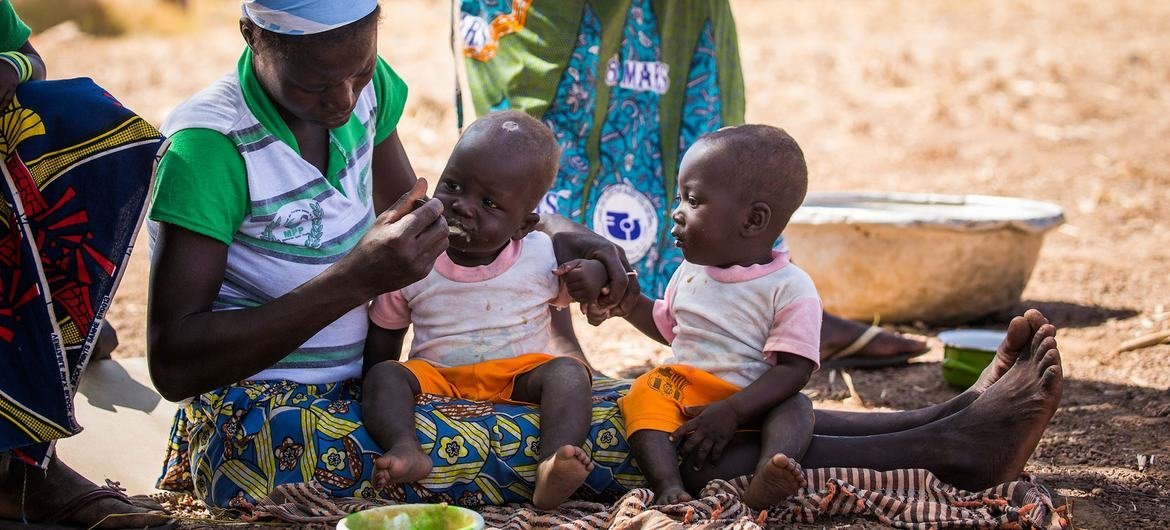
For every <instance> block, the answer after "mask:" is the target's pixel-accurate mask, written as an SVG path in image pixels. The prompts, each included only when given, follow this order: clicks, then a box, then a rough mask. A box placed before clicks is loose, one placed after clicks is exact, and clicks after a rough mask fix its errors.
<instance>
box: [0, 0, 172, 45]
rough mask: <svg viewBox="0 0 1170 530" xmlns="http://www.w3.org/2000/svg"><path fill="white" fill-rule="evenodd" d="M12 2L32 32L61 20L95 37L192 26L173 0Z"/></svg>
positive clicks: (44, 0)
mask: <svg viewBox="0 0 1170 530" xmlns="http://www.w3.org/2000/svg"><path fill="white" fill-rule="evenodd" d="M12 5H13V6H14V7H15V8H16V11H17V13H19V14H20V17H21V19H23V20H24V21H25V23H27V24H28V25H29V27H31V28H32V29H33V31H44V30H46V29H49V28H51V27H53V26H56V25H57V24H61V23H64V22H73V23H74V24H76V25H77V28H78V29H80V30H81V31H82V32H84V33H86V34H89V35H95V36H99V37H117V36H120V35H125V34H127V33H153V34H163V35H166V34H175V33H182V32H185V31H190V30H191V29H192V28H193V27H194V25H193V24H192V21H191V17H190V16H189V15H188V13H186V12H185V11H184V9H183V8H182V7H180V5H179V2H177V1H176V0H12Z"/></svg>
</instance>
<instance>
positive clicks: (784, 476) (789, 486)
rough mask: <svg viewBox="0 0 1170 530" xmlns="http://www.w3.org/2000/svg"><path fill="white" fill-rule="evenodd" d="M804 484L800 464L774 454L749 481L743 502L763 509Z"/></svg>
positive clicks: (756, 508)
mask: <svg viewBox="0 0 1170 530" xmlns="http://www.w3.org/2000/svg"><path fill="white" fill-rule="evenodd" d="M804 485H805V480H804V473H803V472H802V471H801V470H800V464H797V463H796V461H794V460H792V459H790V458H788V457H787V456H785V455H782V454H777V455H772V458H770V459H769V460H768V461H767V462H764V465H762V466H760V468H759V469H757V470H756V474H755V475H754V476H753V477H752V480H751V482H748V487H747V491H745V492H744V494H743V502H744V504H747V505H748V507H750V508H752V509H755V510H763V509H766V508H768V507H769V506H773V505H775V504H777V503H780V502H782V501H783V500H784V499H787V498H788V497H789V496H791V495H795V494H796V492H797V491H800V488H802V487H804Z"/></svg>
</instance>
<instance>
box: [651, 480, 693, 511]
mask: <svg viewBox="0 0 1170 530" xmlns="http://www.w3.org/2000/svg"><path fill="white" fill-rule="evenodd" d="M693 500H695V499H694V497H691V494H690V493H687V490H685V489H683V486H682V484H681V483H679V484H676V485H674V486H667V487H665V488H662V490H661V491H659V490H654V504H655V505H657V506H665V505H667V504H679V503H683V502H691V501H693Z"/></svg>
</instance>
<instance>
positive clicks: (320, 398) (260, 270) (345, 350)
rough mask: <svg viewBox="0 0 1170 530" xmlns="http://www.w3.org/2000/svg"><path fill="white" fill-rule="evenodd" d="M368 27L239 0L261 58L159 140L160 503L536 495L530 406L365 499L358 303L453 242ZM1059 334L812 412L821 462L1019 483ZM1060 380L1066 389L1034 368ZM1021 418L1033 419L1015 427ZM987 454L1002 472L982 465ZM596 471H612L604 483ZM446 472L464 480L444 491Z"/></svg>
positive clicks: (564, 234)
mask: <svg viewBox="0 0 1170 530" xmlns="http://www.w3.org/2000/svg"><path fill="white" fill-rule="evenodd" d="M377 17H378V7H377V4H376V2H375V1H374V0H358V1H345V2H341V1H328V0H317V1H315V2H314V1H310V2H305V1H303V0H301V1H298V2H293V1H291V0H290V1H280V0H247V1H245V2H244V17H243V18H242V19H241V22H240V29H241V32H242V34H243V36H244V39H245V41H246V42H247V45H248V49H247V50H245V51H244V53H243V55H242V57H241V60H240V63H239V65H238V69H237V72H236V73H234V74H232V75H229V76H227V77H225V78H224V79H222V80H220V81H219V82H217V83H216V84H215V85H213V86H212V87H211V88H209V89H207V90H206V91H204V92H203V93H201V94H199V95H196V96H195V97H194V98H192V99H191V100H190V101H188V102H187V103H186V104H184V105H183V106H181V107H180V108H179V109H177V110H176V111H175V113H174V114H173V115H172V116H171V117H170V118H169V119H168V123H167V124H166V125H165V126H164V129H165V132H167V133H169V134H170V135H171V140H170V148H169V149H168V150H167V151H166V153H165V154H164V155H163V156H162V159H161V162H160V164H159V168H158V171H157V189H156V194H155V203H154V206H153V209H152V210H151V218H152V219H153V220H154V221H156V222H157V223H158V224H157V232H156V244H155V248H154V256H153V271H152V277H151V285H150V292H151V296H150V307H149V309H148V313H149V315H148V340H149V343H148V348H149V350H148V355H149V364H150V370H151V375H152V378H153V380H154V383H155V385H156V387H157V388H158V390H159V392H160V393H161V394H162V395H163V396H164V397H166V398H168V399H171V400H187V399H190V400H191V401H189V402H188V403H187V405H186V406H185V407H184V408H183V410H182V411H181V412H180V414H179V416H178V417H177V418H176V425H175V429H174V432H173V436H172V445H171V447H170V449H171V455H170V458H169V462H168V466H167V469H166V471H165V475H164V477H163V479H162V480H161V481H160V483H161V484H160V485H161V486H162V487H164V489H169V488H193V489H194V491H195V492H196V494H197V495H198V496H199V497H201V498H203V499H204V500H206V501H207V502H209V503H210V504H213V505H231V504H238V503H241V502H243V501H247V502H254V501H255V500H257V499H258V498H260V497H263V496H265V495H267V493H268V492H270V491H271V490H272V488H274V487H275V486H276V485H279V484H282V483H287V482H302V481H307V480H315V481H317V482H319V483H321V484H322V485H324V486H325V487H326V488H328V489H330V490H331V491H332V492H333V493H334V494H337V495H359V496H365V495H387V496H392V497H394V498H397V499H400V500H402V499H406V500H438V499H442V500H447V501H449V502H458V503H461V504H468V505H474V504H482V503H502V502H507V501H510V500H516V499H522V498H524V495H525V492H531V488H532V484H531V471H530V470H531V468H532V467H534V464H533V461H532V460H531V457H530V456H529V457H526V456H525V455H532V454H534V453H535V452H536V451H535V447H534V446H535V444H536V443H538V439H537V437H536V436H535V431H531V430H529V431H525V429H530V428H531V426H528V427H526V426H525V424H524V422H525V421H529V422H530V421H531V420H530V419H529V420H525V419H524V418H525V417H531V416H534V415H533V414H532V410H531V409H524V408H522V407H518V408H516V409H515V410H512V411H511V412H508V411H507V410H506V409H502V408H499V407H497V409H495V411H493V410H492V409H488V410H487V412H484V410H483V408H482V407H480V406H478V405H477V404H475V403H471V402H442V403H441V404H439V405H434V404H431V405H426V406H423V407H419V408H417V409H416V423H417V424H418V426H419V427H418V436H419V437H420V439H422V438H424V437H427V438H428V439H429V440H431V441H430V442H428V443H427V444H424V448H425V449H426V450H427V451H428V452H429V453H430V454H431V456H432V459H433V461H434V462H435V463H436V466H435V467H436V472H434V473H432V474H431V475H429V476H428V477H427V479H426V480H424V481H423V482H422V484H421V486H423V487H419V486H416V485H410V486H408V487H407V488H406V490H405V491H403V490H393V491H377V490H376V489H374V488H372V486H370V485H369V484H370V478H371V471H372V469H373V467H374V466H373V465H372V459H373V457H376V456H379V455H380V454H381V448H379V447H378V446H377V445H376V444H374V443H373V441H372V440H371V439H370V437H369V435H368V433H366V431H365V428H364V427H363V426H362V425H361V423H360V417H361V414H360V406H361V405H360V403H358V400H359V397H360V396H359V389H360V385H359V384H358V383H359V382H358V380H357V377H358V376H359V374H360V369H361V366H360V359H361V352H362V342H363V341H364V338H365V333H366V326H367V320H366V313H365V311H366V309H365V303H366V302H367V301H368V300H370V299H371V298H373V297H374V296H375V295H378V294H380V293H383V292H387V291H391V290H394V289H398V288H400V287H402V286H404V285H406V284H409V283H411V282H413V281H415V280H417V279H419V278H421V277H423V275H424V274H426V273H427V271H428V270H429V269H430V268H431V265H432V263H433V261H434V259H435V257H436V256H437V255H438V254H439V253H440V252H442V251H443V249H444V248H445V245H446V240H447V230H446V226H445V223H444V222H443V220H442V217H441V215H440V214H441V205H440V203H439V202H438V201H437V200H434V199H432V200H429V201H426V202H422V201H420V200H419V199H421V198H422V197H423V191H424V187H425V184H424V183H423V182H422V181H417V182H416V181H415V180H414V175H413V172H412V170H411V168H410V165H409V163H408V162H407V160H406V157H405V155H404V153H403V149H402V146H401V143H400V142H399V141H398V136H397V135H396V134H395V132H394V127H395V126H396V125H397V120H398V117H399V115H400V114H401V110H402V105H403V102H404V100H405V86H404V85H403V84H402V82H401V81H400V80H399V79H398V78H397V76H395V75H394V73H393V71H392V70H391V69H390V68H389V66H387V65H386V64H385V63H384V62H382V61H381V60H380V59H378V57H377V55H376V39H377V37H376V26H377V24H376V22H377ZM412 184H413V187H412ZM400 195H401V196H402V197H401V198H400V199H398V201H397V202H395V203H394V204H391V202H392V201H393V199H394V198H395V197H398V196H400ZM416 202H418V203H419V204H417V205H416ZM379 211H380V212H382V213H381V214H380V215H377V216H375V212H379ZM544 221H545V223H544V224H545V226H544V227H543V229H544V230H546V231H547V232H549V233H550V234H551V235H552V237H553V239H554V245H555V246H556V247H557V249H556V250H557V253H558V255H559V256H558V257H560V258H561V259H562V260H563V259H564V258H565V257H569V256H572V257H579V256H588V257H594V258H596V259H600V260H602V261H603V263H605V264H606V269H607V271H608V272H609V273H610V283H609V287H610V293H609V295H608V299H606V300H603V303H605V304H607V305H615V303H616V302H617V301H619V300H628V299H630V298H632V296H630V297H627V295H628V294H634V293H636V292H637V289H627V287H628V286H631V285H634V284H628V283H627V282H626V281H625V279H626V277H627V276H626V270H627V268H626V267H627V266H626V265H625V264H624V260H623V258H622V257H621V252H620V250H618V249H616V248H615V247H613V246H612V245H611V244H609V243H608V242H605V241H604V240H602V239H601V238H599V237H598V236H596V235H594V234H593V233H592V232H589V231H588V230H584V229H582V228H577V227H575V225H572V223H568V222H566V221H564V220H563V219H561V218H557V217H547V218H545V220H544ZM618 307H619V310H620V307H621V306H620V305H618ZM1052 333H1053V330H1052V329H1051V326H1048V325H1047V323H1046V321H1044V320H1043V317H1042V316H1040V315H1039V313H1036V314H1034V315H1031V316H1030V318H1029V319H1023V318H1020V319H1017V321H1015V322H1013V331H1012V332H1011V333H1010V336H1011V338H1010V339H1009V340H1008V341H1005V345H1004V354H1003V356H1002V358H1003V359H1002V362H999V363H997V364H996V365H995V366H994V369H989V371H988V374H987V376H986V377H985V378H984V380H983V381H982V382H981V384H980V385H979V386H978V387H977V388H976V389H974V390H972V391H971V392H970V393H968V394H964V395H963V396H960V397H959V398H956V399H955V400H952V401H951V402H948V403H945V404H942V405H938V406H935V407H931V408H928V409H923V410H920V411H911V412H907V413H892V414H889V415H866V414H860V415H858V414H852V415H850V414H840V413H838V414H833V413H827V414H826V415H825V416H824V418H823V419H822V418H821V417H820V416H818V423H821V422H822V421H823V423H824V424H825V429H826V433H827V434H832V435H834V436H822V437H818V438H817V439H815V440H814V442H813V446H812V447H811V448H810V449H809V453H808V454H809V455H812V456H810V457H808V458H811V460H810V461H809V464H808V465H809V466H813V467H815V466H830V465H857V466H864V467H876V468H881V467H883V466H894V467H901V466H905V465H908V464H909V463H910V461H909V460H908V457H907V456H899V453H905V454H906V455H914V456H916V457H918V458H917V459H916V460H915V461H914V464H915V465H925V466H927V467H930V468H932V469H938V470H940V471H942V472H943V473H945V475H944V478H959V479H962V478H963V477H964V476H966V475H965V474H969V476H970V477H972V480H974V481H977V482H973V483H977V484H983V483H990V481H993V480H998V479H1000V478H1001V477H1002V476H1007V475H1012V474H1013V473H1015V474H1018V472H1019V471H1020V470H1021V469H1022V466H1023V463H1024V461H1026V459H1027V455H1029V454H1031V451H1032V449H1033V448H1034V447H1035V443H1036V441H1037V440H1038V439H1039V434H1040V433H1042V432H1043V429H1044V426H1045V425H1046V424H1047V421H1048V418H1049V417H1050V416H1051V413H1052V412H1053V411H1054V410H1055V406H1056V405H1055V401H1054V400H1058V399H1059V385H1060V377H1059V356H1058V353H1057V352H1056V349H1055V341H1054V339H1051V338H1050V337H1049V335H1051V334H1052ZM1033 335H1035V336H1036V339H1035V344H1031V345H1030V344H1029V342H1028V341H1029V339H1030V338H1032V337H1033ZM1017 358H1019V359H1020V360H1021V361H1025V360H1026V361H1027V362H1015V361H1016V359H1017ZM1041 361H1043V363H1042V362H1041ZM1053 366H1055V368H1053ZM1051 369H1055V370H1056V373H1055V376H1054V377H1048V378H1047V379H1042V378H1041V377H1040V376H1039V375H1038V374H1039V373H1045V371H1046V370H1051ZM1005 374H1006V375H1005ZM1001 376H1002V377H1001ZM597 386H598V385H596V384H595V396H596V392H598V389H597ZM611 386H612V385H611ZM1017 405H1018V406H1024V405H1027V406H1028V409H1027V411H1025V412H1022V413H1021V414H1014V415H1013V414H1010V413H1009V409H1010V408H1011V407H1013V406H1017ZM607 406H608V407H609V409H608V410H612V409H613V407H612V402H609V404H608V405H607V404H606V403H605V402H602V403H599V404H598V405H597V407H595V410H594V416H595V418H596V416H598V415H599V414H598V410H607V409H604V407H607ZM428 407H430V408H428ZM440 409H441V410H440ZM436 410H438V411H439V412H441V414H439V413H436V412H435V411H436ZM602 416H605V415H604V414H602ZM944 417H945V419H940V418H944ZM469 418H470V419H469ZM482 418H487V419H482ZM493 418H494V419H493ZM481 419H482V421H481ZM601 421H602V422H611V424H612V422H613V421H619V420H616V419H615V418H614V417H613V416H605V418H603V419H602V420H601ZM452 422H455V424H457V428H456V429H455V430H451V425H452ZM989 425H991V426H995V427H996V428H997V429H998V430H997V432H996V433H995V435H996V436H997V437H998V438H997V439H1006V440H1007V443H1005V444H1001V445H999V446H990V445H986V444H984V445H980V446H978V447H974V448H973V449H972V450H971V451H969V452H967V453H965V454H963V455H948V454H943V453H941V452H939V451H938V450H936V449H931V448H929V447H926V446H929V445H930V444H925V443H923V440H924V439H929V438H930V437H937V436H944V435H945V436H951V437H953V438H954V441H955V443H959V444H967V445H973V444H974V443H975V442H984V441H986V440H987V439H988V436H989V435H988V434H987V433H985V432H983V431H981V430H978V429H982V428H985V427H982V426H989ZM968 426H970V428H967V427H968ZM591 428H592V430H591V433H590V439H589V440H590V441H587V442H586V445H587V446H589V447H593V448H594V452H593V458H594V461H595V462H597V463H598V465H597V466H596V467H595V472H594V474H591V476H590V479H589V480H595V479H596V480H597V481H599V482H600V483H599V484H595V485H594V486H593V487H592V490H593V491H595V492H599V493H604V494H610V493H613V492H614V491H621V490H623V489H627V488H629V487H632V486H635V485H638V484H640V483H641V482H640V479H639V477H638V476H637V474H636V473H637V472H636V471H635V470H634V468H633V467H632V465H631V464H630V462H629V457H628V449H626V448H625V446H624V445H623V444H624V440H622V439H621V436H620V434H618V433H619V432H620V431H621V429H620V426H617V425H615V426H613V427H605V425H604V424H603V425H601V426H599V425H598V421H597V420H596V419H595V421H594V425H593V426H592V427H591ZM443 429H447V430H443ZM436 431H438V434H436ZM516 432H519V433H521V434H523V433H525V432H528V433H532V435H530V436H521V437H520V438H517V437H516V435H515V433H516ZM885 433H893V434H885ZM968 433H973V434H968ZM854 436H856V437H854ZM472 439H474V440H472ZM469 440H472V441H469ZM750 442H751V440H748V441H747V443H746V444H741V445H739V446H736V447H748V446H750ZM590 444H592V445H590ZM911 444H912V445H911ZM907 448H919V449H917V452H916V451H906V449H907ZM744 451H745V454H747V453H751V454H755V451H754V450H751V449H745V450H744ZM932 451H933V452H932ZM475 452H482V458H480V457H476V456H475V455H470V453H475ZM736 454H739V451H738V450H737V449H736V448H735V447H732V448H731V449H729V451H728V454H727V456H726V457H725V459H724V460H725V463H726V464H727V465H732V466H736V465H740V463H739V460H738V459H737V458H736V457H735V456H734V455H736ZM1021 456H1022V458H1021ZM477 458H478V459H477ZM525 458H527V460H525ZM988 458H992V459H995V460H996V461H997V462H998V463H996V464H994V465H991V466H988V465H987V459H988ZM510 459H512V460H510ZM749 460H750V459H749ZM485 461H488V462H487V463H485ZM509 461H512V462H526V464H525V466H527V467H525V466H519V465H508V462H509ZM501 462H503V464H502V465H501ZM835 462H839V463H840V464H835ZM448 465H449V466H448ZM721 465H722V464H721ZM752 465H753V464H752V463H751V462H749V463H748V467H746V468H742V469H747V470H748V471H750V469H751V466H752ZM444 466H447V467H444ZM700 467H702V466H700ZM525 469H528V471H525ZM733 469H741V468H733ZM439 470H442V472H438V471H439ZM468 470H470V472H469V471H468ZM604 470H608V471H605V472H608V473H610V474H609V475H605V476H595V474H597V473H602V472H603V471H604ZM741 472H743V471H741ZM722 473H727V471H726V470H724V471H722ZM504 474H510V475H509V476H503V475H504ZM451 476H456V477H465V478H466V480H463V481H462V482H459V483H458V484H457V485H453V484H454V483H453V482H444V481H445V480H447V479H448V478H449V477H451ZM692 479H693V480H700V479H702V475H701V474H693V475H692ZM589 484H590V483H589V482H587V485H589ZM456 486H457V487H456ZM428 488H429V489H428Z"/></svg>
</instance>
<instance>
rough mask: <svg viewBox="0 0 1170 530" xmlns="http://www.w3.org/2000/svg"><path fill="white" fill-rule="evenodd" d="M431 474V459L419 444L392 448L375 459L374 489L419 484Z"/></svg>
mask: <svg viewBox="0 0 1170 530" xmlns="http://www.w3.org/2000/svg"><path fill="white" fill-rule="evenodd" d="M430 473H431V458H430V457H429V456H427V455H426V454H425V453H423V452H422V448H421V447H419V446H418V444H414V445H406V446H402V447H392V448H390V449H389V450H388V451H386V452H385V453H383V454H382V456H379V457H378V458H375V459H374V487H377V488H385V487H387V486H389V485H391V484H402V483H406V482H418V481H419V480H422V479H423V478H426V476H427V475H429V474H430Z"/></svg>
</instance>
